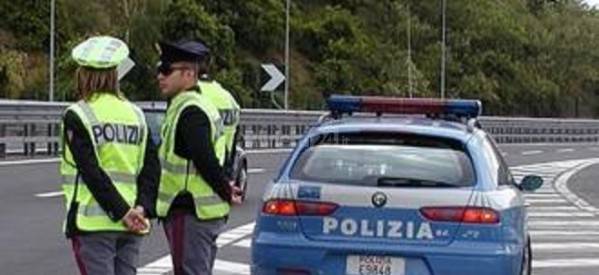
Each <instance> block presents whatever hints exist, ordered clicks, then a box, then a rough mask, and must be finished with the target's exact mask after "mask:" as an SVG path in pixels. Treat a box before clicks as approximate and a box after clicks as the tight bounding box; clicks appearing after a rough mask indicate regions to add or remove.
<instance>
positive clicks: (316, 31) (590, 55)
mask: <svg viewBox="0 0 599 275" xmlns="http://www.w3.org/2000/svg"><path fill="white" fill-rule="evenodd" d="M291 3H292V5H291V35H290V36H291V63H290V64H291V66H290V70H291V79H290V82H289V83H290V105H291V107H292V108H293V109H319V108H322V107H323V106H324V100H323V99H324V98H325V97H326V96H327V95H329V94H331V93H344V94H368V95H393V96H410V95H411V96H414V97H438V96H439V95H440V93H439V90H440V89H439V83H440V81H439V79H440V66H441V65H440V64H441V63H440V55H441V44H440V34H441V28H440V26H441V24H440V22H441V20H440V19H441V17H440V8H441V1H438V0H434V1H433V0H426V1H423V0H377V1H372V0H319V1H316V0H292V1H291ZM447 26H448V29H447V71H446V72H447V82H446V96H447V97H451V98H479V99H481V100H482V101H483V104H484V110H485V111H484V112H485V114H488V115H512V116H561V117H574V116H579V117H593V116H596V115H598V114H599V100H598V99H599V97H598V96H597V94H598V93H599V14H598V13H597V11H595V10H593V9H590V8H589V7H587V6H585V5H583V4H581V2H580V1H579V0H561V1H560V0H553V1H551V0H501V1H497V0H448V1H447ZM49 32H50V1H40V0H35V1H8V0H0V97H1V98H22V99H38V100H45V99H47V98H48V92H47V91H48V62H49V61H48V60H49V58H48V53H49V41H50V39H49ZM96 34H108V35H113V36H116V37H119V38H121V39H123V40H125V41H126V42H127V43H128V44H129V46H130V48H131V50H132V57H133V59H134V60H135V62H136V63H137V66H136V67H135V69H133V70H132V71H131V72H130V74H129V75H127V77H126V78H125V79H124V80H123V82H122V89H123V91H125V93H126V94H127V95H128V96H129V97H130V98H131V99H134V100H151V99H158V98H159V93H158V91H157V88H156V82H155V79H154V76H155V70H154V67H155V64H156V62H157V61H158V54H157V51H156V42H158V41H160V40H177V39H181V38H192V37H197V38H201V39H202V40H204V41H205V42H206V43H207V44H208V45H209V46H210V47H211V48H212V50H213V52H214V58H213V60H212V61H213V62H212V65H213V68H214V70H213V71H214V76H215V77H216V78H217V79H219V80H220V81H221V82H222V83H223V84H224V85H225V86H226V87H228V88H229V89H230V90H232V91H233V92H234V93H235V94H236V95H237V96H238V97H239V98H240V101H241V102H242V105H243V106H244V107H247V108H273V104H272V103H271V98H270V94H268V93H264V92H260V91H259V88H260V87H261V86H262V84H264V81H265V76H264V72H262V70H261V68H260V64H262V63H271V62H272V63H275V64H279V65H280V67H281V69H282V68H283V60H284V41H285V0H244V1H235V0H218V1H215V0H178V1H177V0H102V1H100V0H56V49H57V50H56V63H55V64H56V68H57V70H56V84H55V91H56V94H55V98H57V99H58V100H73V97H72V94H73V93H72V87H73V85H72V76H73V72H74V69H75V68H76V65H75V64H74V62H73V61H72V60H71V59H70V50H71V49H72V48H73V47H74V46H75V45H76V44H77V43H79V42H81V41H83V40H84V39H85V38H86V37H88V36H90V35H96ZM408 38H410V39H409V42H410V43H408ZM409 49H411V51H409ZM410 83H411V85H410ZM282 87H283V86H281V87H280V90H281V91H282V89H283V88H282ZM276 99H277V100H278V101H279V102H282V92H278V93H277V94H276Z"/></svg>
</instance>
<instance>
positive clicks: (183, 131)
mask: <svg viewBox="0 0 599 275" xmlns="http://www.w3.org/2000/svg"><path fill="white" fill-rule="evenodd" d="M211 135H212V131H211V129H210V120H209V119H208V116H207V115H206V114H205V113H204V112H203V111H202V110H201V109H200V108H198V107H196V106H189V107H186V108H185V109H184V110H183V111H182V112H181V116H180V117H179V121H177V132H176V133H175V154H177V155H178V156H180V157H182V158H184V159H188V160H191V161H192V162H193V165H195V167H196V170H197V171H198V172H199V173H200V175H202V177H203V178H204V179H205V180H206V182H207V183H208V184H209V185H210V187H212V190H214V192H215V193H217V194H218V195H219V196H220V197H221V199H222V200H224V201H226V202H230V200H231V188H230V186H229V178H228V177H227V174H226V172H225V169H224V168H223V167H222V166H221V165H220V164H219V162H218V159H217V157H216V153H215V152H214V148H213V147H212V144H211V142H210V140H211ZM173 209H177V210H186V211H193V210H194V202H193V199H192V197H191V194H188V193H187V194H181V195H179V196H178V197H177V198H175V201H174V202H173V205H172V207H171V210H173Z"/></svg>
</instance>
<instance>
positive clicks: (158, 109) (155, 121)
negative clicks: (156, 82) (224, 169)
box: [136, 101, 248, 199]
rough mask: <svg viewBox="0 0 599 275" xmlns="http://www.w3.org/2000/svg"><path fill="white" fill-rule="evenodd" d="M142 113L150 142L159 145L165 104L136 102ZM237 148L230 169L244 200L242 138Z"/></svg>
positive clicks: (245, 180) (245, 167) (245, 166)
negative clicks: (150, 135) (150, 136)
mask: <svg viewBox="0 0 599 275" xmlns="http://www.w3.org/2000/svg"><path fill="white" fill-rule="evenodd" d="M136 104H137V105H138V106H140V107H141V108H142V110H143V112H144V115H145V118H146V123H147V124H148V128H150V131H151V133H152V140H153V141H154V143H155V144H160V142H161V140H160V128H161V126H162V121H163V120H164V116H165V113H166V103H165V102H154V101H152V102H136ZM238 137H239V139H240V140H238V141H237V146H236V147H235V157H234V162H233V167H232V175H233V177H234V180H235V184H236V185H237V187H239V188H240V189H241V190H242V198H243V199H245V195H246V192H247V188H248V171H247V170H248V160H247V155H246V152H245V150H244V149H243V144H244V142H243V136H242V135H238Z"/></svg>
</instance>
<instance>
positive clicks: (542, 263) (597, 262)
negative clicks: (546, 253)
mask: <svg viewBox="0 0 599 275" xmlns="http://www.w3.org/2000/svg"><path fill="white" fill-rule="evenodd" d="M593 266H599V259H598V258H588V259H581V258H579V259H553V260H533V261H532V267H533V269H537V268H550V267H593Z"/></svg>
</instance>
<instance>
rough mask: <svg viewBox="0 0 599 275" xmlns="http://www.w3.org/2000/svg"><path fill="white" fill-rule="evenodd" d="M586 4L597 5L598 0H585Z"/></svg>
mask: <svg viewBox="0 0 599 275" xmlns="http://www.w3.org/2000/svg"><path fill="white" fill-rule="evenodd" d="M585 2H587V4H589V5H594V6H597V4H599V0H585Z"/></svg>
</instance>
